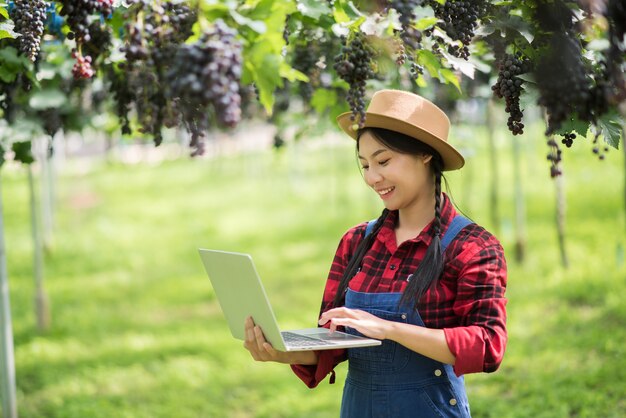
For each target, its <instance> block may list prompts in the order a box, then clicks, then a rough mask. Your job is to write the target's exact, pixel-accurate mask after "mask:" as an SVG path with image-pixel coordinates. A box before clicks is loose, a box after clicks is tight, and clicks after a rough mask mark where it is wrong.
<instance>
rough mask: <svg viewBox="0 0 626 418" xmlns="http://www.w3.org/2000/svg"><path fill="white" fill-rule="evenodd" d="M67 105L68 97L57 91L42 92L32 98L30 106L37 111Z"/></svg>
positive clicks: (29, 102) (36, 93) (47, 90)
mask: <svg viewBox="0 0 626 418" xmlns="http://www.w3.org/2000/svg"><path fill="white" fill-rule="evenodd" d="M66 103H67V96H66V95H65V94H64V93H63V92H62V91H61V90H57V89H46V90H40V91H37V92H35V93H33V94H32V95H31V96H30V100H29V101H28V105H29V106H30V107H32V108H33V109H35V110H43V109H49V108H56V107H61V106H63V105H64V104H66Z"/></svg>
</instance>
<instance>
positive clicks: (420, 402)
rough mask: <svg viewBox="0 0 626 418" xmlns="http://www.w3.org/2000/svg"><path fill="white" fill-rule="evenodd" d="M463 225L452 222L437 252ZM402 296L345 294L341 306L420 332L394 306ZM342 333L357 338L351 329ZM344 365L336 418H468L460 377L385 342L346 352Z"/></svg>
mask: <svg viewBox="0 0 626 418" xmlns="http://www.w3.org/2000/svg"><path fill="white" fill-rule="evenodd" d="M459 218H461V219H459ZM468 222H469V221H468V220H467V219H466V218H463V217H460V216H457V217H455V219H454V220H453V221H452V223H451V224H450V226H449V228H448V230H447V231H446V234H445V236H444V237H443V239H442V251H445V248H446V247H447V245H448V244H449V243H450V241H452V239H453V238H454V236H456V234H457V233H458V232H459V231H460V230H461V229H462V228H463V227H464V226H465V225H467V223H468ZM401 296H402V294H401V293H362V292H356V291H353V290H351V289H348V291H347V293H346V303H345V306H346V307H348V308H352V309H361V310H364V311H367V312H369V313H371V314H374V315H376V316H378V317H379V318H383V319H387V320H390V321H397V322H404V323H409V324H413V325H418V326H422V327H423V326H424V322H423V321H422V318H421V317H420V315H419V313H418V312H417V311H416V310H413V309H411V308H409V307H406V306H402V307H399V306H398V304H399V301H400V297H401ZM346 331H347V332H349V333H354V334H357V331H356V330H353V329H350V328H347V329H346ZM348 363H349V365H348V376H347V378H346V383H345V386H344V390H343V400H342V403H341V418H368V417H372V418H405V417H406V418H408V417H412V418H415V417H418V418H444V417H446V418H447V417H460V418H461V417H462V418H469V417H470V411H469V403H468V401H467V395H466V394H465V385H464V383H463V377H457V376H456V375H455V374H454V371H453V370H452V366H450V365H448V364H443V363H441V362H438V361H436V360H432V359H430V358H428V357H425V356H422V355H421V354H418V353H416V352H414V351H411V350H409V349H408V348H406V347H404V346H402V345H400V344H398V343H396V342H394V341H390V340H384V341H383V342H382V345H380V346H376V347H365V348H350V349H348Z"/></svg>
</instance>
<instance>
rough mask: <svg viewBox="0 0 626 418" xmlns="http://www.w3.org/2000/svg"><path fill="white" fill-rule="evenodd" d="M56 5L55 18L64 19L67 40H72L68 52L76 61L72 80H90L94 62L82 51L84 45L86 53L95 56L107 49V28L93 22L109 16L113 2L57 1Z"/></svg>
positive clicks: (108, 34) (108, 39)
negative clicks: (59, 7)
mask: <svg viewBox="0 0 626 418" xmlns="http://www.w3.org/2000/svg"><path fill="white" fill-rule="evenodd" d="M60 3H61V11H60V12H59V14H60V15H61V16H64V17H65V19H66V22H67V25H68V26H69V28H70V32H69V33H68V38H69V39H74V40H76V48H74V49H73V50H72V56H73V57H74V59H75V60H76V63H75V64H74V68H73V70H72V74H74V77H75V78H76V79H82V78H91V77H93V75H94V74H95V71H94V70H93V68H92V63H93V62H94V61H95V59H94V57H92V56H91V55H89V53H88V52H86V51H82V47H83V46H84V45H88V46H87V48H86V49H88V50H90V51H91V52H95V53H96V56H98V55H100V54H101V53H103V52H104V51H106V50H107V49H108V46H109V44H110V42H111V34H110V33H108V28H107V27H103V26H102V25H100V24H97V23H96V20H97V19H99V18H100V17H101V16H105V17H108V16H109V15H111V13H112V12H113V0H60ZM94 15H95V16H96V17H95V19H94V18H93V17H94ZM92 31H93V33H92ZM105 32H107V33H106V34H105Z"/></svg>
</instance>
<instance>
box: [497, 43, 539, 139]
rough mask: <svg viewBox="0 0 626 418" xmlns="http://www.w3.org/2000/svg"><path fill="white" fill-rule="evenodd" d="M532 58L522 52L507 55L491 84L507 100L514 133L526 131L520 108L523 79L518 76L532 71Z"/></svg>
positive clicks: (510, 125) (510, 128)
mask: <svg viewBox="0 0 626 418" xmlns="http://www.w3.org/2000/svg"><path fill="white" fill-rule="evenodd" d="M530 67H531V64H530V60H529V59H527V58H524V57H523V56H522V55H521V54H520V53H518V54H515V55H508V54H507V55H505V56H504V58H503V59H502V61H501V62H500V66H499V69H498V80H497V81H496V83H495V84H494V85H493V86H491V90H492V91H493V93H494V95H495V96H496V97H498V98H500V99H502V98H504V100H505V102H506V107H505V111H506V112H507V113H508V114H509V120H508V122H507V125H508V127H509V130H510V131H511V132H512V133H513V135H521V134H523V133H524V124H523V123H522V117H523V116H524V114H523V112H522V110H521V109H520V95H521V93H522V91H523V90H524V88H523V84H524V82H523V80H522V79H521V78H519V77H518V76H519V75H520V74H524V73H527V72H529V71H530V69H531V68H530Z"/></svg>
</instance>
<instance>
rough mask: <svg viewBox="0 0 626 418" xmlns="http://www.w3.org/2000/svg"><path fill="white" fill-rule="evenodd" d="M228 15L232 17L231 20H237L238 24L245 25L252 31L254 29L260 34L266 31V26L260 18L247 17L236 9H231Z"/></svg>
mask: <svg viewBox="0 0 626 418" xmlns="http://www.w3.org/2000/svg"><path fill="white" fill-rule="evenodd" d="M230 15H231V17H232V18H233V20H234V21H235V22H237V24H238V25H239V26H247V27H249V28H250V29H252V30H253V31H255V32H256V33H260V34H263V33H265V31H267V26H266V25H265V22H263V21H262V20H252V19H249V18H247V17H245V16H242V15H240V14H239V13H237V11H236V10H231V11H230Z"/></svg>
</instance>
